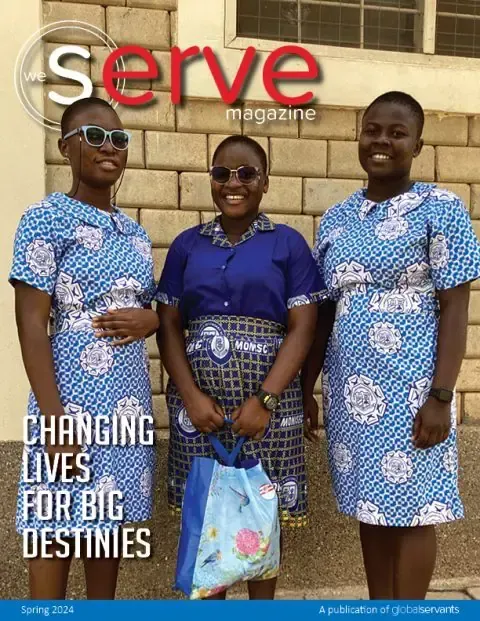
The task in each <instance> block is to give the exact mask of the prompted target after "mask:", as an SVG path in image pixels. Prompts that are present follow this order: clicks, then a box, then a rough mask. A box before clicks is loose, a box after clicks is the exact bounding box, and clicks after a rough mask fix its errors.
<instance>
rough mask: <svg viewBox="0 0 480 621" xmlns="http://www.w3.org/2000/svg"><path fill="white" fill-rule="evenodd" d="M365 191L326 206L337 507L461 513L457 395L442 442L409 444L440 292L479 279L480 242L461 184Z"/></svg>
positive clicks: (425, 383) (431, 358) (376, 514)
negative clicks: (380, 195)
mask: <svg viewBox="0 0 480 621" xmlns="http://www.w3.org/2000/svg"><path fill="white" fill-rule="evenodd" d="M365 192H366V190H365V189H362V190H359V191H358V192H356V193H354V194H353V195H352V196H350V197H349V198H347V199H346V200H345V201H344V202H342V203H339V204H337V205H335V206H334V207H332V208H331V209H329V210H328V211H327V213H326V214H325V216H324V218H323V220H322V222H321V226H320V229H319V231H318V234H317V240H316V244H315V248H314V257H315V259H316V261H317V265H318V268H319V271H320V273H321V274H322V276H323V277H324V278H325V281H326V284H327V288H328V292H329V297H330V298H331V299H332V300H334V301H335V302H336V318H335V323H334V327H333V332H332V336H331V338H330V341H329V345H328V350H327V357H326V362H325V367H324V377H323V394H324V412H325V428H326V432H327V439H328V455H329V463H330V469H331V474H332V478H333V485H334V492H335V496H336V499H337V503H338V507H339V510H340V511H341V512H343V513H345V514H347V515H350V516H354V517H356V518H357V519H358V520H359V521H362V522H366V523H370V524H381V525H384V526H421V525H426V524H436V523H442V522H450V521H453V520H456V519H460V518H462V517H463V515H464V508H463V504H462V501H461V499H460V496H459V492H458V486H457V470H458V456H457V446H456V411H455V401H454V402H453V406H452V414H451V420H452V427H451V432H450V435H449V437H448V439H447V440H446V441H444V442H443V443H441V444H439V445H437V446H434V447H431V448H429V449H427V450H419V449H415V448H414V445H413V443H412V440H411V437H412V429H413V421H414V418H415V415H416V413H417V412H418V410H419V408H420V407H421V406H422V404H423V403H424V402H425V400H426V398H427V395H428V391H429V389H430V386H431V383H432V378H433V374H434V369H435V360H436V347H437V333H438V320H439V302H438V297H437V295H436V292H437V291H440V290H444V289H449V288H452V287H455V286H458V285H460V284H462V283H466V282H469V281H472V280H475V279H476V278H478V277H479V276H480V246H479V243H478V241H477V238H476V236H475V233H474V231H473V228H472V225H471V222H470V218H469V214H468V211H467V210H466V208H465V206H464V205H463V203H462V202H461V200H460V199H459V198H458V197H457V196H456V195H455V194H453V193H451V192H448V191H446V190H441V189H438V188H436V186H435V185H433V184H425V183H415V184H414V185H413V186H412V188H411V189H410V191H409V192H407V193H405V194H402V195H400V196H396V197H394V198H392V199H390V200H388V201H385V202H383V203H374V202H372V201H369V200H367V199H366V197H365Z"/></svg>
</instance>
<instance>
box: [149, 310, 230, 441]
mask: <svg viewBox="0 0 480 621" xmlns="http://www.w3.org/2000/svg"><path fill="white" fill-rule="evenodd" d="M157 312H158V316H159V322H160V328H159V330H158V332H157V345H158V349H159V352H160V358H161V360H162V363H163V365H164V367H165V368H166V370H167V372H168V374H169V376H170V377H171V379H172V380H173V383H174V384H175V386H176V388H177V390H178V392H179V393H180V396H181V398H182V401H183V403H184V405H185V407H186V409H187V412H188V415H189V418H190V420H191V421H192V424H193V425H194V427H196V429H198V431H201V432H204V433H208V432H211V431H215V430H216V429H220V427H222V426H223V422H224V414H223V412H222V409H221V408H220V406H219V405H218V404H217V403H215V401H214V400H213V399H211V398H210V397H209V396H207V395H205V394H203V393H202V392H201V390H200V389H199V388H198V386H197V385H196V384H195V381H194V379H193V375H192V369H191V367H190V363H189V362H188V358H187V354H186V352H185V338H184V336H183V329H182V318H181V314H180V311H179V309H178V308H175V307H172V306H167V305H166V304H160V303H159V304H158V306H157Z"/></svg>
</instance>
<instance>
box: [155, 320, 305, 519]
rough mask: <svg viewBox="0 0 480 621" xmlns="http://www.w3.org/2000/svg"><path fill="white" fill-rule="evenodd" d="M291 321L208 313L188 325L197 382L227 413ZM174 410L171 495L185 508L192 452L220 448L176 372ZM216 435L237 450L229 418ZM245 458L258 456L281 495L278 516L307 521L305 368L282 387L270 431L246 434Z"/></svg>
mask: <svg viewBox="0 0 480 621" xmlns="http://www.w3.org/2000/svg"><path fill="white" fill-rule="evenodd" d="M284 336H285V328H284V327H283V326H281V325H279V324H276V323H273V322H271V321H267V320H263V319H257V318H252V317H236V316H221V315H220V316H205V317H201V318H199V319H196V320H194V321H191V322H190V323H189V325H188V331H187V336H186V351H187V357H188V360H189V362H190V366H191V368H192V373H193V376H194V378H195V382H196V384H197V386H198V387H199V388H200V390H202V392H204V393H205V394H207V395H209V396H210V397H212V398H214V399H215V400H216V401H217V402H218V403H219V404H220V406H221V407H222V409H223V411H224V413H225V416H227V417H231V415H232V413H233V412H234V410H235V409H236V408H237V407H239V406H240V405H241V404H242V403H243V402H244V401H245V400H247V399H248V398H249V397H251V396H252V395H254V394H255V393H256V392H257V391H258V389H259V388H260V386H261V384H262V382H263V381H264V380H265V378H266V377H267V375H268V373H269V371H270V369H271V368H272V365H273V363H274V362H275V358H276V356H277V352H278V350H279V348H280V345H281V344H282V342H283V338H284ZM167 406H168V411H169V418H170V446H169V458H168V501H169V505H170V507H171V508H173V509H174V510H175V511H180V510H181V507H182V500H183V492H184V489H185V482H186V479H187V476H188V473H189V471H190V467H191V464H192V460H193V459H194V457H211V458H215V457H216V455H215V453H214V451H213V449H212V446H211V444H210V441H209V439H208V437H207V436H206V435H205V434H202V433H200V432H198V431H197V430H196V429H195V427H194V426H193V425H192V423H191V421H190V419H189V418H188V414H187V412H186V409H185V406H184V404H183V402H182V399H181V397H180V395H179V394H178V391H177V389H176V387H175V385H174V383H173V382H172V381H171V380H170V381H169V383H168V388H167ZM217 433H218V437H219V439H220V440H221V442H222V443H223V444H224V445H225V446H226V448H227V449H228V450H229V451H231V450H232V448H233V447H234V445H235V443H236V441H237V438H236V437H235V434H234V433H233V432H232V431H231V428H230V425H225V426H224V427H223V428H222V429H220V430H219V431H218V432H217ZM241 456H242V458H245V459H249V458H250V459H251V458H255V459H259V460H260V461H261V462H262V465H263V467H264V469H265V471H266V473H267V475H268V476H269V478H270V480H271V481H272V483H273V485H274V486H275V489H276V490H277V494H278V497H279V505H280V511H281V513H280V518H281V521H282V523H284V524H285V525H287V526H303V525H305V523H306V512H307V478H306V470H305V459H304V440H303V404H302V390H301V386H300V376H299V375H297V377H296V378H295V379H294V380H293V382H292V383H291V384H290V386H289V387H288V388H287V389H286V390H285V391H284V392H283V393H282V395H281V402H280V405H279V407H278V408H277V410H276V412H275V414H273V415H272V417H271V420H270V424H269V427H268V429H267V432H266V434H265V436H264V438H263V439H262V440H260V441H256V440H250V439H249V440H247V441H246V442H245V444H244V446H243V448H242V454H241Z"/></svg>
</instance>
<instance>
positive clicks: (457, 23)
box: [435, 0, 480, 58]
mask: <svg viewBox="0 0 480 621" xmlns="http://www.w3.org/2000/svg"><path fill="white" fill-rule="evenodd" d="M435 51H436V53H437V54H442V55H444V56H470V57H474V58H480V2H479V1H478V0H457V1H456V2H455V1H452V0H450V1H446V0H437V24H436V50H435Z"/></svg>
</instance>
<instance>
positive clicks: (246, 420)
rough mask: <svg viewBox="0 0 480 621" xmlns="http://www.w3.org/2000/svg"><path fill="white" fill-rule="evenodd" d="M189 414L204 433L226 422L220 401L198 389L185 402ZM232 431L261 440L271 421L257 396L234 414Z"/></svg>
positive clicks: (251, 398)
mask: <svg viewBox="0 0 480 621" xmlns="http://www.w3.org/2000/svg"><path fill="white" fill-rule="evenodd" d="M185 407H186V409H187V414H188V416H189V418H190V420H191V421H192V424H193V426H194V427H195V428H196V429H197V430H198V431H200V432H202V433H213V432H215V431H217V430H218V429H221V428H222V427H223V425H224V424H225V414H224V412H223V410H222V408H221V407H220V406H219V405H218V403H217V402H216V401H215V400H214V399H212V398H211V397H209V396H208V395H206V394H205V393H203V392H201V390H198V391H196V392H195V395H194V397H193V398H192V399H190V400H189V401H188V403H185ZM232 420H233V421H234V424H233V425H232V431H233V432H234V433H236V434H237V435H239V436H247V437H249V438H253V439H254V440H261V439H262V438H263V436H264V435H265V431H266V429H267V427H268V423H269V422H270V414H269V413H268V411H267V410H266V409H265V408H264V407H263V406H262V405H261V403H260V401H259V400H258V399H257V397H255V396H254V397H250V398H249V399H247V400H246V401H244V402H243V403H242V405H241V406H240V407H238V408H237V409H236V410H235V411H234V412H233V414H232Z"/></svg>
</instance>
